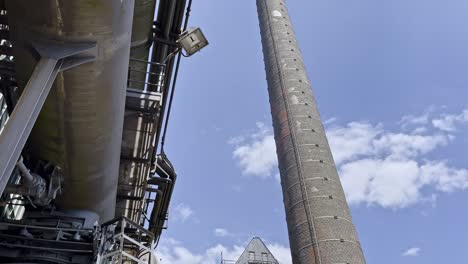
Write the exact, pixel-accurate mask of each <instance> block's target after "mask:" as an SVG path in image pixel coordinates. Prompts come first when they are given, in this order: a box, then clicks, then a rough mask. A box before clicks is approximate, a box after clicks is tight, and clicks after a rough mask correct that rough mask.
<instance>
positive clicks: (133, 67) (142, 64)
mask: <svg viewBox="0 0 468 264" xmlns="http://www.w3.org/2000/svg"><path fill="white" fill-rule="evenodd" d="M165 69H166V65H165V64H161V63H155V62H150V61H145V60H139V59H133V58H130V65H129V67H128V83H127V87H128V88H130V89H136V90H144V91H151V92H158V93H160V92H162V91H163V87H164V76H165Z"/></svg>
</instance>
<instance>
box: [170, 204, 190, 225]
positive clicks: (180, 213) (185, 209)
mask: <svg viewBox="0 0 468 264" xmlns="http://www.w3.org/2000/svg"><path fill="white" fill-rule="evenodd" d="M193 214H194V212H193V210H192V208H190V206H188V205H186V204H184V203H180V204H178V205H177V206H176V207H175V208H174V219H175V220H178V221H181V222H182V223H184V222H186V221H187V220H188V219H189V218H190V217H191V216H193Z"/></svg>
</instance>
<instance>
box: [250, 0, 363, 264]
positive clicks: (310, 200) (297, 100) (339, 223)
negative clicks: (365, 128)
mask: <svg viewBox="0 0 468 264" xmlns="http://www.w3.org/2000/svg"><path fill="white" fill-rule="evenodd" d="M257 8H258V16H259V20H260V31H261V36H262V43H263V54H264V60H265V70H266V75H267V81H268V92H269V97H270V104H271V115H272V118H273V128H274V134H275V141H276V149H277V155H278V163H279V169H280V175H281V185H282V189H283V198H284V206H285V209H286V220H287V224H288V230H289V241H290V246H291V254H292V259H293V263H294V264H337V263H340V264H345V263H346V264H364V263H365V259H364V256H363V253H362V249H361V245H360V243H359V240H358V237H357V234H356V231H355V228H354V225H353V223H352V220H351V214H350V211H349V208H348V204H347V202H346V198H345V194H344V191H343V188H342V186H341V182H340V178H339V177H338V173H337V170H336V166H335V162H334V160H333V157H332V153H331V151H330V146H329V145H328V141H327V138H326V136H325V130H324V128H323V124H322V122H321V120H320V115H319V112H318V110H317V105H316V102H315V99H314V95H313V93H312V90H311V85H310V81H309V79H308V77H307V73H306V69H305V66H304V62H303V59H302V55H301V52H300V50H299V46H298V44H297V40H296V37H295V34H294V31H293V28H292V24H291V21H290V18H289V15H288V9H287V7H286V4H285V1H284V0H257Z"/></svg>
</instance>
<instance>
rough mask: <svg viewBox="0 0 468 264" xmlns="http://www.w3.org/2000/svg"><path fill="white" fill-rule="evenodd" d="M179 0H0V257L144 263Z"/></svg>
mask: <svg viewBox="0 0 468 264" xmlns="http://www.w3.org/2000/svg"><path fill="white" fill-rule="evenodd" d="M191 4H192V1H191V0H188V1H187V0H159V1H155V0H125V1H115V0H92V1H55V0H38V1H30V0H1V1H0V38H1V41H0V53H1V55H0V89H1V90H0V194H1V198H0V202H1V203H0V206H1V208H0V263H63V264H81V263H148V262H152V263H155V262H156V260H155V259H154V258H153V257H152V255H153V251H154V248H155V246H156V245H157V243H158V240H159V237H160V236H161V232H162V230H164V229H165V227H166V221H167V217H168V208H169V202H170V200H171V196H172V191H173V189H174V185H175V182H176V176H177V175H176V173H175V169H174V167H173V166H172V164H171V163H170V161H169V159H168V158H167V155H166V154H165V153H164V148H163V143H164V137H165V133H166V129H165V128H166V127H167V122H168V119H169V114H170V108H171V102H172V98H173V91H174V88H175V84H176V80H177V73H178V70H179V63H180V60H181V56H182V55H183V56H186V57H188V56H191V55H192V54H194V53H195V52H197V51H198V50H200V49H201V48H203V47H204V46H206V45H207V44H208V42H207V41H206V39H205V38H204V36H203V34H202V33H201V31H200V30H199V29H198V28H190V29H189V28H188V18H189V14H190V6H191ZM184 14H185V15H184ZM155 17H156V19H155V20H154V18H155ZM160 141H161V143H160V144H158V143H159V142H160Z"/></svg>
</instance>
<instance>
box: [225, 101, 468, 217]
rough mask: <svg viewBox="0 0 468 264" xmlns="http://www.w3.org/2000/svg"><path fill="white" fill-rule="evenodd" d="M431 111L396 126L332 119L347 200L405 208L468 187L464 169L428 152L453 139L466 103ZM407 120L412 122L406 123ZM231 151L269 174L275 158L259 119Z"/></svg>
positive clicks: (253, 169) (466, 115)
mask: <svg viewBox="0 0 468 264" xmlns="http://www.w3.org/2000/svg"><path fill="white" fill-rule="evenodd" d="M434 111H435V110H434V109H432V110H428V111H426V113H425V114H424V115H422V116H412V115H409V116H405V117H403V118H402V119H401V121H400V122H399V124H400V125H401V127H400V130H399V131H391V130H387V129H385V128H384V126H383V124H380V123H379V124H371V123H369V122H350V123H348V124H346V125H345V126H339V125H337V124H336V122H331V125H330V126H331V127H329V128H327V136H328V139H329V142H330V147H331V149H332V152H333V156H334V159H335V162H336V164H337V167H338V170H339V173H340V176H341V179H342V182H343V187H344V189H345V192H346V195H347V199H348V201H349V202H350V204H354V205H359V204H366V205H369V206H371V205H378V206H382V207H385V208H394V209H396V208H405V207H408V206H412V205H415V204H417V203H427V202H430V203H431V204H434V203H435V199H436V197H438V196H439V194H441V193H450V192H455V191H462V190H465V189H467V188H468V170H467V169H464V168H456V167H453V166H450V165H449V164H448V162H447V161H445V160H437V159H431V155H430V154H431V153H432V152H434V151H435V150H438V149H440V148H442V147H445V146H448V145H449V144H451V143H453V142H454V140H455V134H454V132H453V131H455V130H456V128H457V127H456V125H459V124H461V123H463V122H468V109H467V110H464V111H463V112H462V113H461V114H456V115H453V114H442V115H440V116H441V117H442V118H437V119H436V118H433V117H432V115H433V112H434ZM444 122H445V123H444ZM443 123H444V124H443ZM431 124H438V125H434V126H431ZM410 125H413V126H416V127H415V128H412V129H408V128H409V126H410ZM233 156H234V158H235V159H236V160H237V161H238V163H239V165H240V166H241V168H242V171H243V173H244V174H247V175H254V176H262V177H268V176H274V175H275V173H276V167H277V158H276V150H275V144H274V138H273V135H272V131H271V130H268V129H266V128H265V126H264V125H263V124H261V123H258V124H257V131H255V132H254V133H252V135H251V136H250V137H244V138H243V140H242V142H240V143H238V144H237V145H236V146H235V150H234V152H233Z"/></svg>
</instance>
